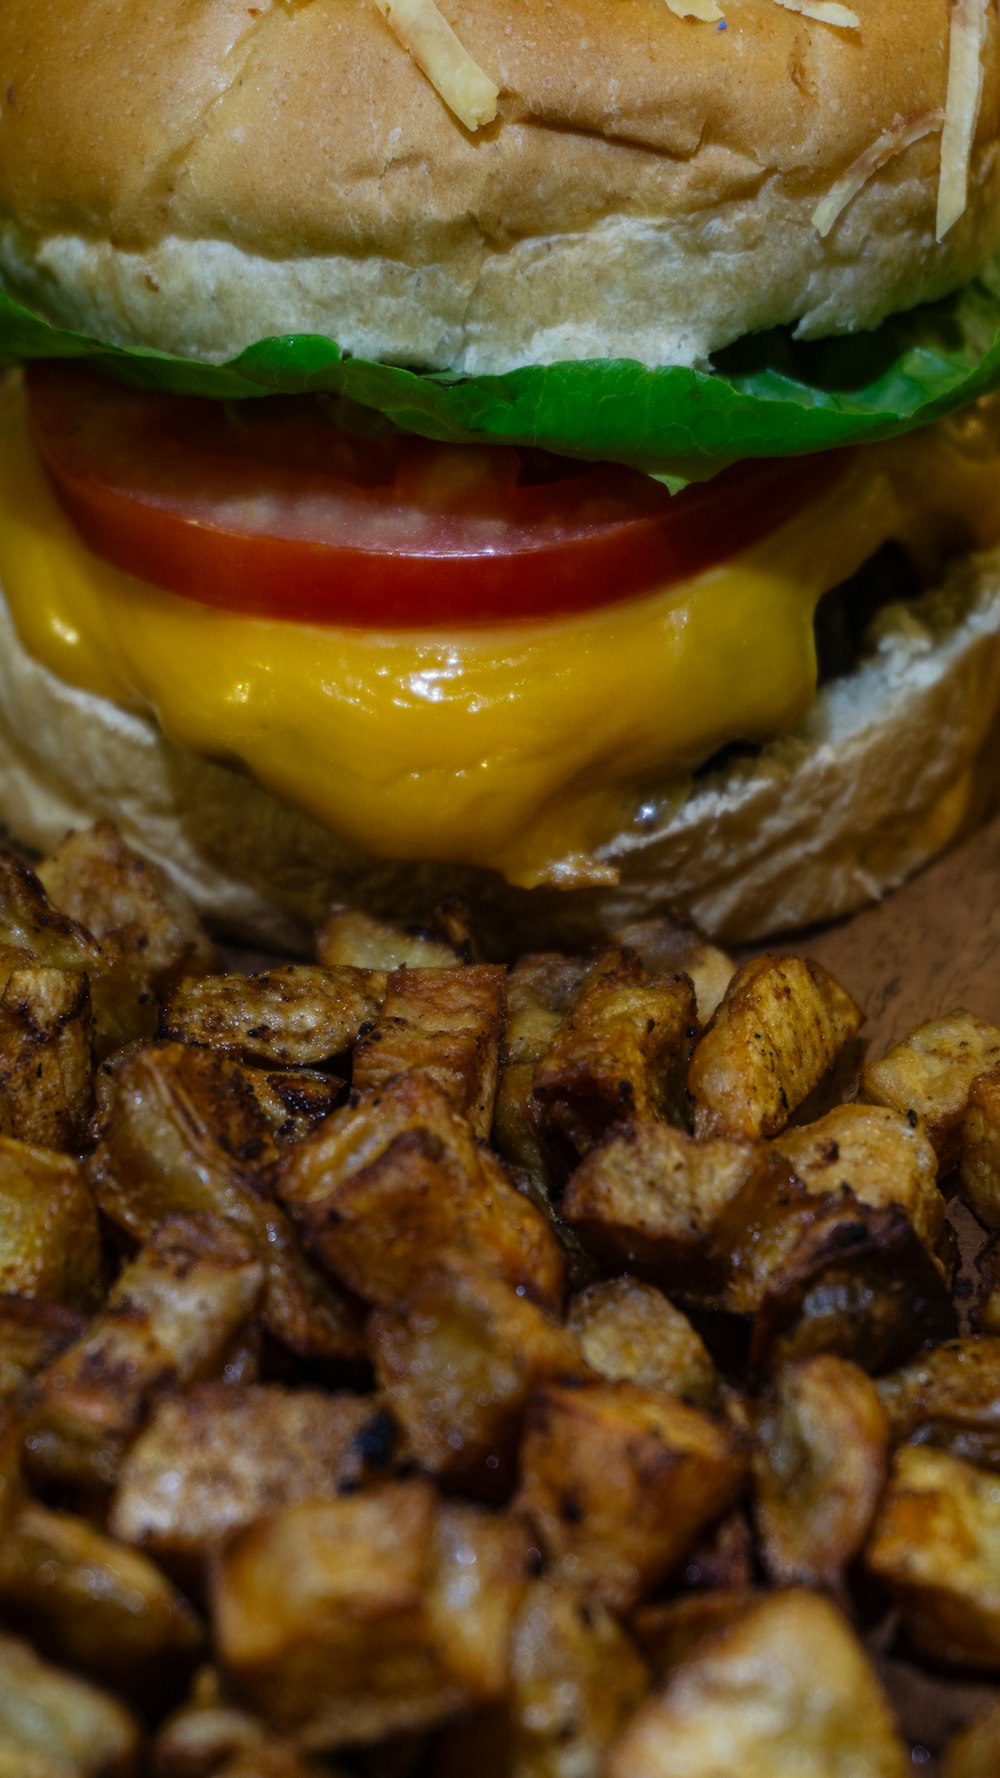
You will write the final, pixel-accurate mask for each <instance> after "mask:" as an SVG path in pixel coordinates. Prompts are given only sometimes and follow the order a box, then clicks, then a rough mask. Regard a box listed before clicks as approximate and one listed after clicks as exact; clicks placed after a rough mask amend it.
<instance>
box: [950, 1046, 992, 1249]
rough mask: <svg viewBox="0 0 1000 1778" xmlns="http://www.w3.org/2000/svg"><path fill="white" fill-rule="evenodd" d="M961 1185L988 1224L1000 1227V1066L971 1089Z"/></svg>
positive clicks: (961, 1158) (964, 1127)
mask: <svg viewBox="0 0 1000 1778" xmlns="http://www.w3.org/2000/svg"><path fill="white" fill-rule="evenodd" d="M958 1186H959V1190H960V1192H961V1194H962V1196H963V1198H964V1199H965V1201H966V1203H967V1204H969V1205H970V1206H971V1208H972V1210H973V1211H974V1212H975V1214H976V1216H978V1218H979V1220H980V1222H981V1223H982V1224H983V1225H984V1227H985V1228H988V1229H993V1230H996V1229H1000V1068H994V1069H991V1071H990V1073H989V1074H981V1075H980V1076H979V1077H978V1079H977V1080H974V1081H973V1083H972V1085H971V1087H970V1088H969V1098H968V1103H967V1105H966V1111H965V1116H964V1118H963V1119H962V1131H961V1148H960V1156H959V1165H958Z"/></svg>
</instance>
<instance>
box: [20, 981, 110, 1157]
mask: <svg viewBox="0 0 1000 1778" xmlns="http://www.w3.org/2000/svg"><path fill="white" fill-rule="evenodd" d="M93 1050H94V1033H93V1021H92V1018H91V1011H90V986H89V983H88V981H87V977H86V976H85V975H80V974H78V973H75V972H74V971H73V970H69V969H46V968H44V967H43V966H42V965H40V964H34V963H32V964H29V965H28V966H27V967H26V968H23V969H15V970H13V971H12V972H11V974H10V975H9V976H8V979H7V984H6V986H5V988H4V990H3V993H2V995H0V1118H2V1121H3V1124H4V1127H5V1133H6V1134H7V1135H10V1136H16V1137H17V1138H18V1140H19V1141H21V1142H34V1143H36V1144H37V1145H38V1147H40V1148H55V1149H62V1150H64V1151H65V1152H67V1153H69V1154H76V1153H78V1152H79V1150H80V1149H81V1148H82V1146H83V1141H84V1134H85V1131H86V1127H87V1120H88V1118H89V1116H90V1113H91V1109H92V1107H93V1088H92V1086H91V1069H92V1067H93V1059H94V1058H93Z"/></svg>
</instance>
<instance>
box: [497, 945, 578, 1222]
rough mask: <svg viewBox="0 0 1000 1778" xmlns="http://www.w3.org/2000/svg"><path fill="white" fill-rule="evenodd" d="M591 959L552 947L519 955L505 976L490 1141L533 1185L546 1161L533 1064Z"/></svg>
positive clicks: (542, 1177)
mask: <svg viewBox="0 0 1000 1778" xmlns="http://www.w3.org/2000/svg"><path fill="white" fill-rule="evenodd" d="M592 969H593V965H592V964H588V963H586V962H585V961H584V960H583V958H581V957H561V956H559V955H558V953H556V952H554V951H543V952H539V953H538V954H537V955H534V956H528V957H522V958H521V959H520V961H519V962H518V963H515V965H514V967H513V969H512V970H511V971H510V973H509V974H508V977H507V1030H506V1035H505V1039H504V1054H503V1057H502V1058H501V1065H500V1080H499V1084H498V1087H497V1098H496V1110H495V1112H494V1117H493V1141H494V1143H495V1144H496V1147H497V1148H498V1149H499V1150H500V1153H501V1154H502V1155H503V1157H504V1160H506V1161H509V1162H510V1164H511V1166H512V1167H521V1168H523V1169H524V1171H525V1172H526V1173H528V1174H529V1175H530V1177H531V1179H532V1180H533V1181H534V1183H535V1185H536V1187H537V1188H539V1189H541V1190H544V1189H545V1188H546V1187H547V1185H548V1179H549V1168H548V1162H547V1160H546V1159H545V1156H544V1154H543V1153H542V1148H541V1144H540V1143H539V1140H538V1131H537V1130H536V1128H535V1122H534V1118H533V1116H532V1106H533V1101H532V1088H533V1085H534V1079H535V1067H536V1064H537V1063H538V1062H540V1061H541V1058H542V1057H543V1056H544V1054H545V1052H546V1050H547V1049H548V1047H549V1045H550V1044H551V1042H552V1040H553V1038H554V1037H555V1035H556V1032H557V1031H558V1029H559V1027H560V1025H561V1024H562V1022H563V1019H564V1018H565V1017H566V1014H567V1013H568V1012H569V1010H570V1007H571V1006H572V1005H573V1002H574V1000H575V999H576V997H577V995H578V994H579V992H580V989H581V987H582V985H583V983H584V981H585V980H586V978H587V975H588V973H589V972H590V970H592Z"/></svg>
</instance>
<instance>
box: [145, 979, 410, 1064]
mask: <svg viewBox="0 0 1000 1778" xmlns="http://www.w3.org/2000/svg"><path fill="white" fill-rule="evenodd" d="M384 990H385V976H384V975H381V974H378V973H373V972H372V971H371V970H366V969H348V968H346V967H341V968H339V969H321V968H319V967H317V966H316V965H313V964H307V963H286V964H285V965H284V966H283V967H282V968H279V969H269V970H268V971H267V972H266V973H265V974H263V975H203V976H192V977H185V979H184V980H183V981H180V982H178V983H177V986H176V987H175V988H174V989H173V991H172V992H171V994H170V995H169V997H168V999H167V1001H166V1004H165V1006H164V1009H163V1018H162V1021H161V1030H162V1033H163V1035H164V1036H165V1037H169V1038H173V1039H174V1040H175V1041H176V1042H178V1043H201V1044H205V1045H207V1047H208V1048H209V1049H214V1050H221V1051H222V1053H223V1054H224V1055H230V1056H237V1057H239V1058H241V1059H242V1060H243V1061H246V1062H261V1063H268V1062H270V1063H273V1064H275V1065H276V1066H278V1067H282V1068H293V1067H303V1066H304V1067H310V1066H312V1067H315V1066H317V1065H318V1064H319V1063H321V1062H329V1061H332V1060H333V1058H334V1057H335V1056H339V1055H342V1054H343V1052H344V1051H345V1050H346V1049H348V1048H349V1047H350V1045H351V1044H353V1043H355V1042H356V1041H357V1037H358V1033H359V1031H360V1030H361V1029H362V1027H363V1026H365V1025H367V1024H368V1023H370V1022H371V1020H372V1019H374V1018H375V1017H376V1016H377V1013H378V1009H379V1004H380V1002H381V999H382V995H383V993H384Z"/></svg>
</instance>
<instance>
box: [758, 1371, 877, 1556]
mask: <svg viewBox="0 0 1000 1778" xmlns="http://www.w3.org/2000/svg"><path fill="white" fill-rule="evenodd" d="M888 1448H889V1434H888V1425H887V1422H886V1417H885V1412H884V1410H883V1408H882V1406H881V1403H880V1402H879V1398H878V1395H877V1394H876V1391H875V1386H874V1384H873V1383H872V1382H871V1380H870V1378H868V1377H867V1376H866V1375H865V1373H864V1371H861V1370H859V1369H858V1367H857V1366H856V1365H853V1364H847V1363H845V1361H844V1360H843V1359H842V1358H835V1357H833V1356H832V1355H830V1354H823V1355H821V1356H820V1357H818V1358H807V1359H801V1360H799V1361H798V1362H796V1363H793V1364H789V1365H786V1366H785V1367H784V1368H783V1369H782V1370H781V1371H780V1372H779V1374H778V1377H777V1380H776V1383H775V1387H774V1391H773V1393H772V1394H771V1395H770V1397H769V1398H767V1399H766V1400H765V1402H764V1404H763V1407H762V1410H761V1413H760V1415H759V1418H758V1421H757V1440H756V1444H755V1448H754V1458H753V1472H754V1485H755V1493H756V1513H757V1528H758V1532H759V1534H760V1540H761V1545H762V1548H763V1555H764V1563H765V1566H766V1568H767V1571H768V1573H769V1575H770V1576H771V1579H772V1580H773V1581H775V1582H776V1583H777V1584H778V1585H779V1586H783V1585H786V1586H787V1585H792V1584H794V1583H795V1582H797V1581H798V1582H801V1583H802V1585H803V1586H810V1587H830V1588H833V1587H836V1586H837V1585H839V1583H840V1582H841V1581H842V1579H843V1575H844V1571H845V1569H846V1568H847V1566H848V1564H849V1563H850V1562H852V1561H853V1560H854V1558H855V1556H856V1555H858V1553H859V1551H860V1550H861V1548H862V1546H863V1544H864V1542H865V1539H866V1537H867V1535H868V1529H869V1526H870V1524H871V1521H872V1517H873V1515H874V1512H875V1508H876V1506H877V1505H878V1500H879V1495H880V1494H881V1492H882V1488H883V1486H884V1485H885V1478H886V1474H887V1471H888Z"/></svg>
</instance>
